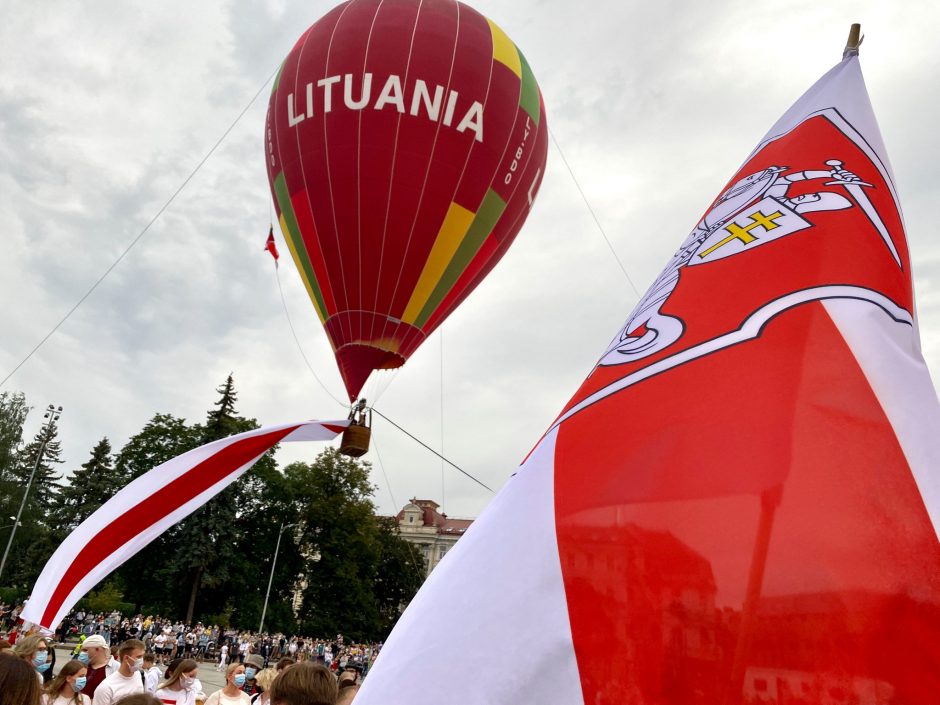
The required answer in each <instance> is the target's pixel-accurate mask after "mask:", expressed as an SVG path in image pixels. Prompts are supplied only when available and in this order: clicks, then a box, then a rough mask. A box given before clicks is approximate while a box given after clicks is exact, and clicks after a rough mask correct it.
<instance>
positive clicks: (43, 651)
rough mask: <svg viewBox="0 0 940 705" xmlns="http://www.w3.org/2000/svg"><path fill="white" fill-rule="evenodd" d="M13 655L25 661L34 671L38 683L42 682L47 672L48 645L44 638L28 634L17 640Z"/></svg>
mask: <svg viewBox="0 0 940 705" xmlns="http://www.w3.org/2000/svg"><path fill="white" fill-rule="evenodd" d="M13 655H14V656H17V657H19V658H20V660H22V661H26V662H27V663H28V664H29V665H30V666H32V667H33V668H34V669H36V675H37V676H38V679H39V682H40V683H42V682H43V680H44V679H43V675H42V674H43V673H44V672H45V671H48V670H49V666H50V665H51V664H50V663H49V645H48V644H47V643H46V639H45V637H43V636H42V635H40V634H30V635H29V636H25V637H23V638H22V639H17V640H16V644H15V645H14V647H13Z"/></svg>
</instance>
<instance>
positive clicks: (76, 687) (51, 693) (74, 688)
mask: <svg viewBox="0 0 940 705" xmlns="http://www.w3.org/2000/svg"><path fill="white" fill-rule="evenodd" d="M87 674H88V669H87V668H85V664H83V663H82V662H81V661H77V660H74V659H73V660H72V661H69V662H67V663H66V664H65V665H64V666H62V670H61V671H59V674H58V675H57V676H56V677H55V678H53V679H52V680H51V681H49V683H48V685H46V687H45V689H44V692H43V696H42V703H43V705H91V698H89V697H88V696H87V695H85V694H84V693H82V689H83V688H84V687H85V684H86V683H87V682H88V678H87Z"/></svg>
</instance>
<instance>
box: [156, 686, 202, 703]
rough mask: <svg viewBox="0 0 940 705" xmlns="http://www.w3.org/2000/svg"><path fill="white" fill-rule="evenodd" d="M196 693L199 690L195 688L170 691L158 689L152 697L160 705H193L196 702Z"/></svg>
mask: <svg viewBox="0 0 940 705" xmlns="http://www.w3.org/2000/svg"><path fill="white" fill-rule="evenodd" d="M198 693H199V690H197V689H195V688H193V689H191V690H170V689H169V688H160V689H159V690H158V691H157V692H156V693H154V694H153V695H154V697H155V698H156V699H157V700H159V701H160V702H161V703H162V705H194V704H195V702H196V695H197V694H198Z"/></svg>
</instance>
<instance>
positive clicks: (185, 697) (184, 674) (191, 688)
mask: <svg viewBox="0 0 940 705" xmlns="http://www.w3.org/2000/svg"><path fill="white" fill-rule="evenodd" d="M198 672H199V664H197V663H196V662H195V661H194V660H193V659H191V658H187V659H183V660H182V661H180V662H179V664H178V665H177V666H176V668H174V669H173V673H171V674H170V676H169V678H168V679H167V680H165V681H164V682H163V683H161V684H160V685H159V686H158V687H157V690H156V692H155V693H154V696H155V697H156V699H157V700H159V701H160V702H161V703H163V705H195V703H196V699H197V697H198V696H200V695H202V683H200V682H199V679H198V678H197V677H196V676H197V674H198ZM203 697H204V696H203ZM200 699H201V698H200Z"/></svg>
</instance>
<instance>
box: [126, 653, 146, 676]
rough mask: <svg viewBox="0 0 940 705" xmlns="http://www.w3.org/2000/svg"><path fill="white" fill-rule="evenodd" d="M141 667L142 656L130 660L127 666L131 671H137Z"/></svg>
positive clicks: (142, 664) (142, 665) (142, 662)
mask: <svg viewBox="0 0 940 705" xmlns="http://www.w3.org/2000/svg"><path fill="white" fill-rule="evenodd" d="M143 667H144V657H143V656H141V657H140V658H139V659H135V660H134V661H132V662H131V665H130V666H129V668H130V669H131V673H138V672H139V671H140V670H141V669H142V668H143Z"/></svg>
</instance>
